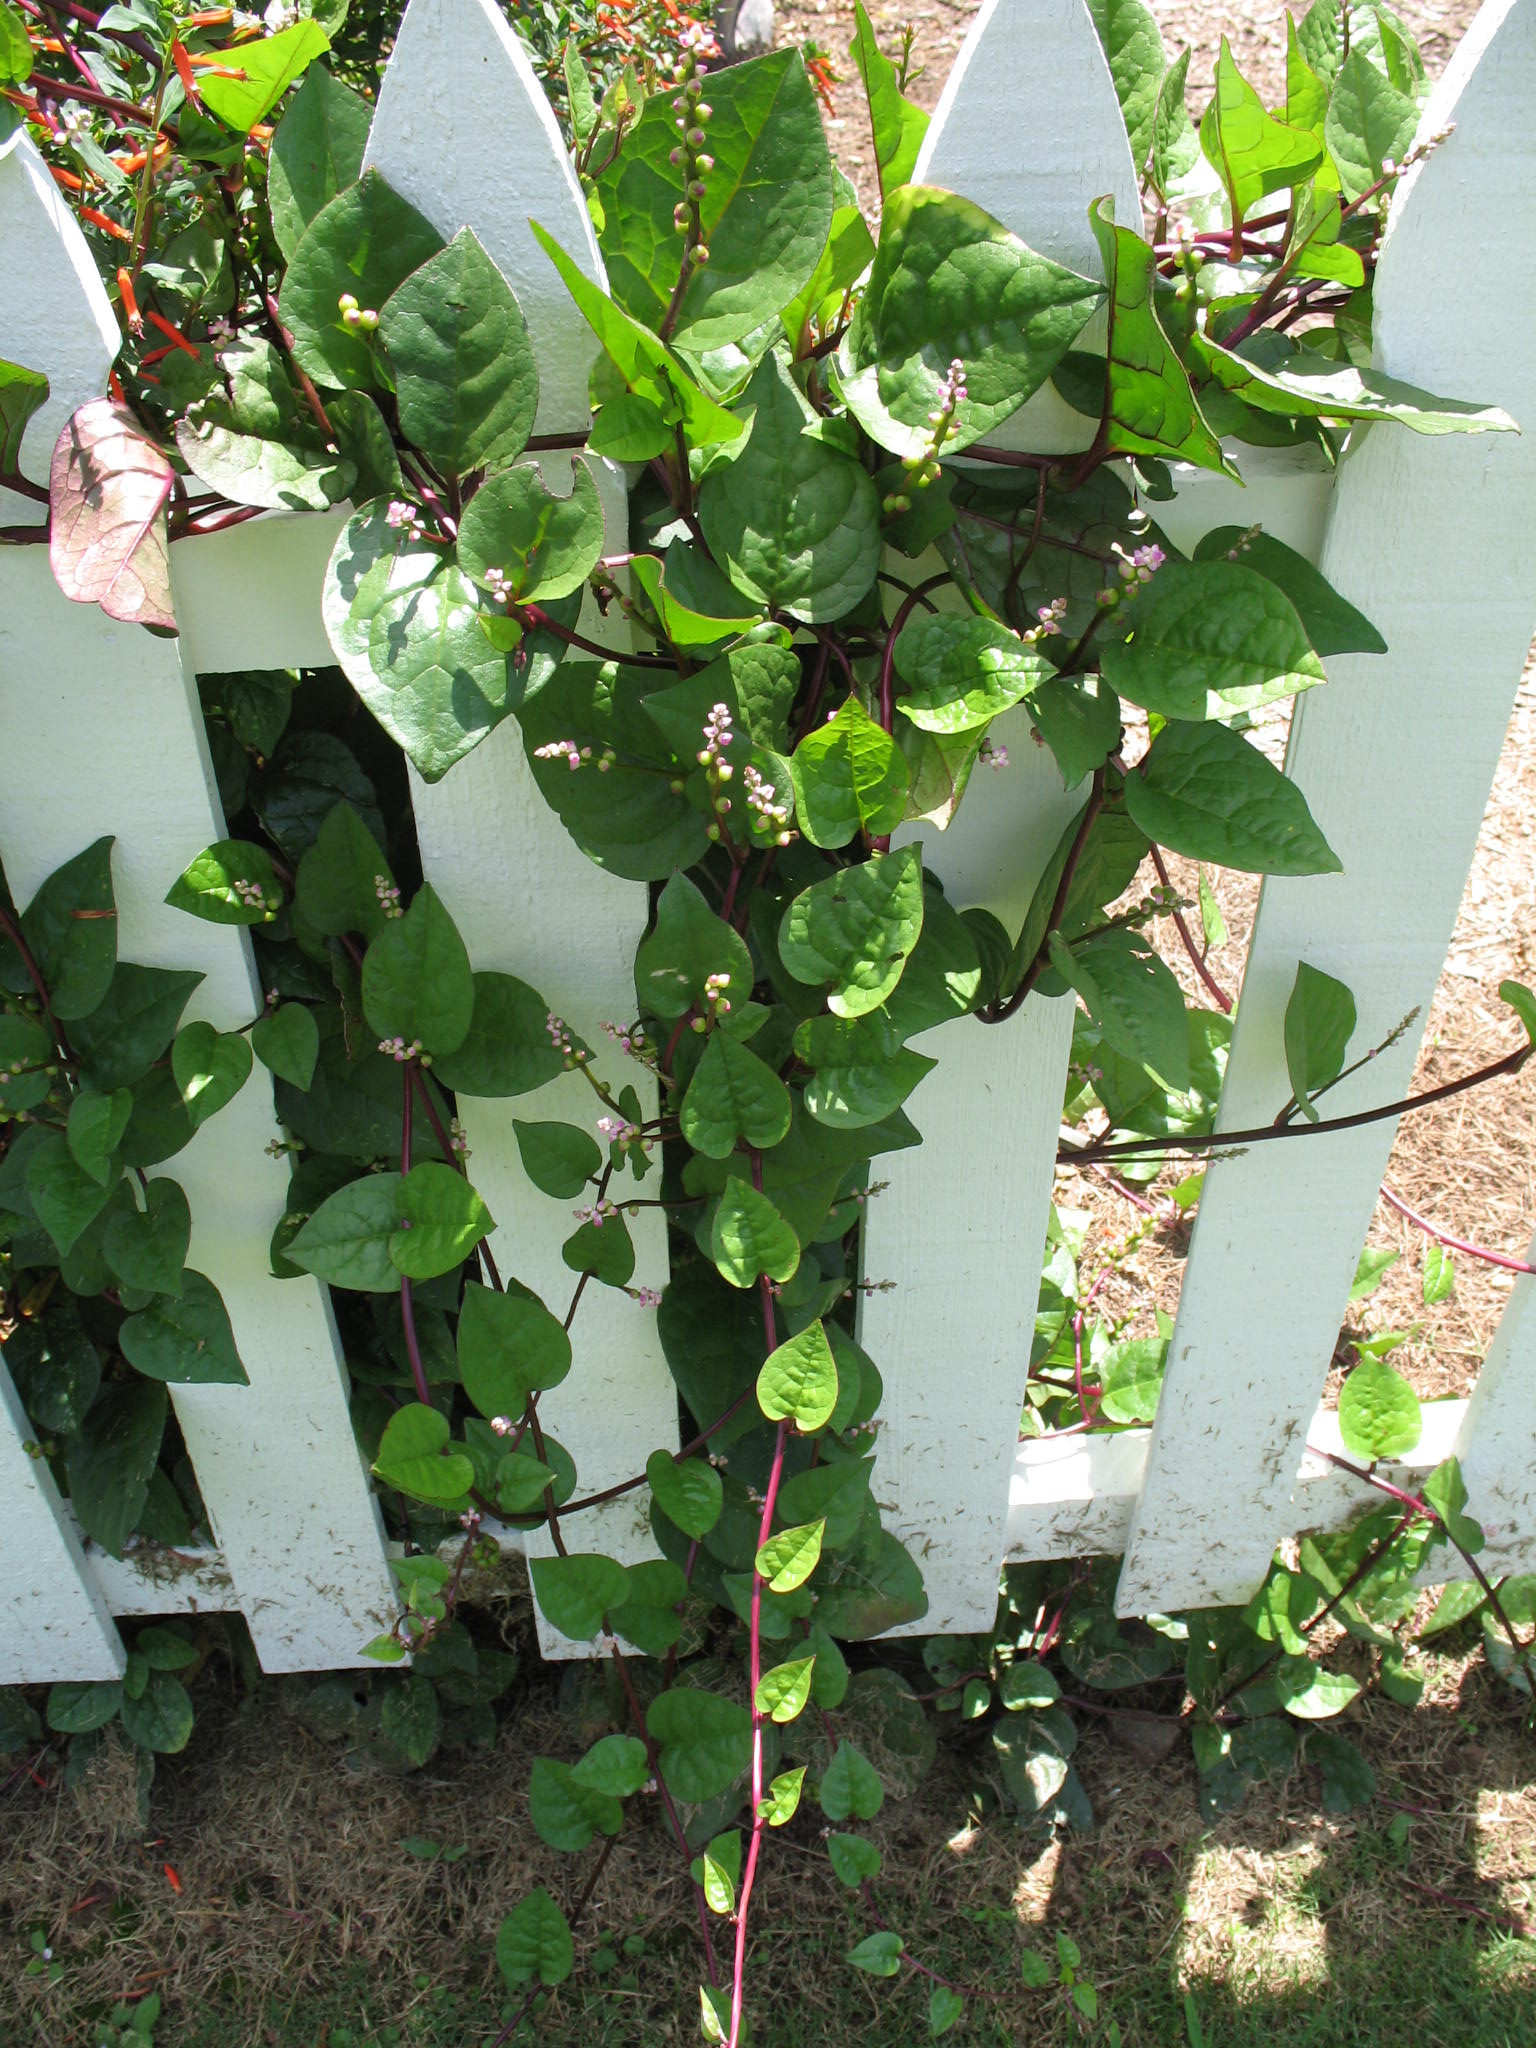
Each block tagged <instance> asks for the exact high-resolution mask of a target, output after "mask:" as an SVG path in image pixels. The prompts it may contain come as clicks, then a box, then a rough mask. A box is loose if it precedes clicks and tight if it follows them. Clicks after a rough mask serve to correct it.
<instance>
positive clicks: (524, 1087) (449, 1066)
mask: <svg viewBox="0 0 1536 2048" xmlns="http://www.w3.org/2000/svg"><path fill="white" fill-rule="evenodd" d="M472 980H473V986H474V1003H473V1008H472V1009H471V1012H470V1020H469V1030H468V1032H467V1033H466V1035H465V1037H464V1038H463V1039H462V1041H461V1042H460V1044H459V1045H458V1047H457V1048H456V1049H455V1050H454V1051H453V1052H451V1053H449V1054H448V1055H447V1057H446V1058H439V1059H437V1060H436V1061H435V1062H434V1063H433V1069H432V1071H433V1075H434V1078H435V1079H436V1080H438V1081H439V1082H441V1084H442V1085H443V1087H445V1088H452V1089H453V1090H454V1091H455V1093H457V1094H459V1095H488V1096H505V1095H526V1094H527V1093H528V1092H529V1091H530V1090H531V1089H534V1088H542V1087H543V1086H544V1085H545V1084H546V1082H549V1081H552V1080H554V1078H555V1076H556V1075H557V1074H559V1073H561V1072H563V1071H564V1066H565V1060H564V1056H563V1054H562V1053H561V1052H560V1051H559V1050H558V1048H557V1047H556V1046H555V1045H554V1044H553V1043H552V1041H551V1039H550V1035H549V1029H548V1026H547V1023H546V1021H545V1020H546V1018H547V1017H548V1014H549V1006H548V1004H547V1003H546V1002H545V1001H544V998H543V997H542V996H541V995H540V994H539V993H538V991H537V990H536V989H532V988H530V987H529V986H528V984H527V982H525V981H519V980H518V979H517V977H516V975H514V974H498V973H495V972H486V973H477V974H475V975H474V976H473V977H472Z"/></svg>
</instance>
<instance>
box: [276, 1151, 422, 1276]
mask: <svg viewBox="0 0 1536 2048" xmlns="http://www.w3.org/2000/svg"><path fill="white" fill-rule="evenodd" d="M400 1187H401V1178H400V1175H399V1174H398V1173H378V1174H369V1175H367V1176H365V1177H364V1178H363V1179H362V1180H354V1181H349V1182H348V1183H347V1185H346V1186H345V1187H343V1188H338V1189H337V1191H336V1193H335V1194H334V1195H328V1196H327V1197H326V1199H325V1200H324V1201H323V1202H322V1203H321V1204H320V1207H319V1208H318V1209H316V1211H315V1212H314V1214H313V1215H312V1216H311V1217H310V1218H309V1221H308V1222H307V1223H306V1224H305V1225H304V1226H303V1228H302V1229H301V1230H300V1231H299V1232H298V1234H297V1235H296V1236H294V1237H292V1238H290V1239H289V1240H288V1243H287V1244H286V1245H285V1246H284V1248H283V1249H284V1256H285V1257H286V1258H287V1259H288V1260H289V1261H290V1263H291V1264H293V1265H295V1266H301V1267H302V1268H303V1269H304V1271H305V1272H306V1273H313V1274H314V1276H315V1278H316V1279H317V1280H325V1281H328V1282H329V1283H330V1285H331V1286H333V1287H350V1288H355V1289H357V1290H359V1291H360V1292H363V1293H372V1294H377V1293H383V1292H389V1291H391V1290H393V1289H394V1288H396V1287H398V1286H399V1284H400V1274H399V1272H398V1270H397V1269H396V1267H395V1266H393V1265H392V1264H391V1263H390V1257H389V1246H390V1240H391V1238H392V1237H393V1236H394V1233H395V1231H396V1230H397V1229H398V1227H399V1223H400V1213H401V1211H400Z"/></svg>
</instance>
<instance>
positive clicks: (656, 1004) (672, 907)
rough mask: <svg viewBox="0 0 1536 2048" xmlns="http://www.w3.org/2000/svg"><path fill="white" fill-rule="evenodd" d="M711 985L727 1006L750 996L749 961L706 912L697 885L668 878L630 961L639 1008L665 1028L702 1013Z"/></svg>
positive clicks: (682, 878) (742, 948)
mask: <svg viewBox="0 0 1536 2048" xmlns="http://www.w3.org/2000/svg"><path fill="white" fill-rule="evenodd" d="M722 977H723V979H722ZM711 980H713V981H714V982H715V984H716V986H717V987H718V988H719V989H720V991H721V992H722V993H723V994H724V995H725V996H726V997H727V998H728V999H729V1000H730V1001H731V1003H732V1004H739V1003H744V1002H745V1001H746V1000H747V998H748V997H749V996H750V995H751V993H752V956H751V954H750V953H749V952H748V951H747V948H746V945H745V943H744V942H743V941H742V939H741V938H740V937H739V936H738V935H737V933H736V932H735V931H734V930H733V928H732V927H731V926H730V925H728V924H727V923H726V922H725V920H724V918H722V917H719V916H717V915H716V913H715V912H714V911H713V910H711V908H710V907H709V904H708V903H707V902H706V901H705V899H704V896H703V893H702V892H701V890H700V889H699V887H698V885H697V883H695V882H692V881H690V880H689V878H688V876H687V875H683V874H677V875H674V876H673V877H672V879H671V880H670V881H669V882H668V883H667V886H666V887H665V888H664V889H663V890H662V892H661V894H660V896H659V897H658V898H657V901H656V923H655V926H654V928H653V929H652V930H651V931H650V932H648V933H647V934H646V936H645V938H643V939H642V940H641V942H640V950H639V952H638V953H637V954H636V956H635V990H636V993H637V994H638V996H639V998H640V1007H641V1008H642V1009H643V1010H648V1011H650V1013H651V1014H652V1015H653V1016H656V1017H660V1018H661V1019H662V1020H663V1021H664V1022H666V1023H671V1022H673V1021H675V1020H676V1019H677V1018H679V1017H682V1016H684V1015H686V1014H687V1012H688V1011H689V1010H695V1011H698V1012H699V1013H700V1014H702V1013H703V1011H704V1007H705V1000H706V999H705V984H706V983H707V982H709V981H711Z"/></svg>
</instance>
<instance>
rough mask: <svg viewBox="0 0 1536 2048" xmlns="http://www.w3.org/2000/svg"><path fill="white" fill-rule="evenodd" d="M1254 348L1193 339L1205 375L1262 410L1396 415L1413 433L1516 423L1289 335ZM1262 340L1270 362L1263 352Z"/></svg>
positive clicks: (1340, 420)
mask: <svg viewBox="0 0 1536 2048" xmlns="http://www.w3.org/2000/svg"><path fill="white" fill-rule="evenodd" d="M1266 344H1267V345H1266ZM1249 346H1250V348H1251V349H1252V350H1253V351H1254V353H1252V354H1250V355H1242V356H1237V355H1233V354H1232V352H1231V351H1230V350H1229V349H1224V348H1217V347H1216V346H1215V344H1214V343H1212V342H1210V341H1208V340H1207V339H1206V338H1205V337H1204V336H1203V335H1201V334H1198V333H1197V334H1195V335H1194V336H1193V337H1192V339H1191V342H1190V349H1191V352H1192V354H1193V356H1194V358H1195V359H1196V360H1197V361H1198V362H1199V364H1200V366H1201V369H1202V370H1203V371H1204V372H1205V373H1206V374H1208V375H1209V376H1211V377H1213V378H1214V379H1215V380H1216V382H1217V383H1218V384H1220V385H1221V387H1222V389H1223V390H1224V391H1231V392H1233V393H1235V394H1236V396H1237V397H1239V398H1241V399H1242V400H1243V402H1244V404H1245V405H1251V406H1256V407H1258V409H1259V410H1260V411H1261V412H1269V413H1279V414H1281V415H1282V416H1284V417H1287V418H1291V419H1317V420H1325V421H1329V422H1334V423H1337V424H1340V425H1348V424H1349V422H1350V421H1352V420H1396V421H1397V422H1398V424H1399V425H1401V426H1405V427H1409V428H1411V429H1412V431H1413V432H1414V433H1416V434H1493V433H1510V432H1512V431H1514V428H1515V422H1514V421H1513V420H1512V419H1511V418H1510V416H1509V414H1508V413H1507V412H1501V411H1500V410H1499V408H1498V407H1497V406H1493V405H1483V404H1480V403H1478V402H1477V401H1475V400H1468V399H1458V398H1438V397H1436V396H1435V394H1434V393H1433V392H1430V391H1421V390H1419V389H1418V387H1417V386H1416V385H1413V384H1404V383H1402V382H1400V381H1399V380H1398V379H1397V378H1395V377H1388V376H1386V375H1384V374H1383V373H1382V372H1381V371H1380V370H1362V369H1359V368H1357V367H1356V365H1355V364H1353V363H1347V362H1346V363H1338V362H1335V361H1334V359H1333V358H1332V357H1331V356H1325V355H1322V354H1320V353H1319V352H1318V351H1317V350H1315V349H1308V348H1304V347H1297V346H1293V345H1290V344H1289V343H1288V340H1287V338H1286V337H1284V336H1276V337H1274V339H1273V342H1272V343H1271V342H1270V338H1269V337H1268V336H1264V337H1262V338H1261V337H1259V336H1255V337H1254V340H1253V342H1252V343H1251V344H1249ZM1261 346H1263V347H1264V356H1265V358H1266V360H1261V359H1260V357H1259V355H1258V350H1259V348H1260V347H1261Z"/></svg>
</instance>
